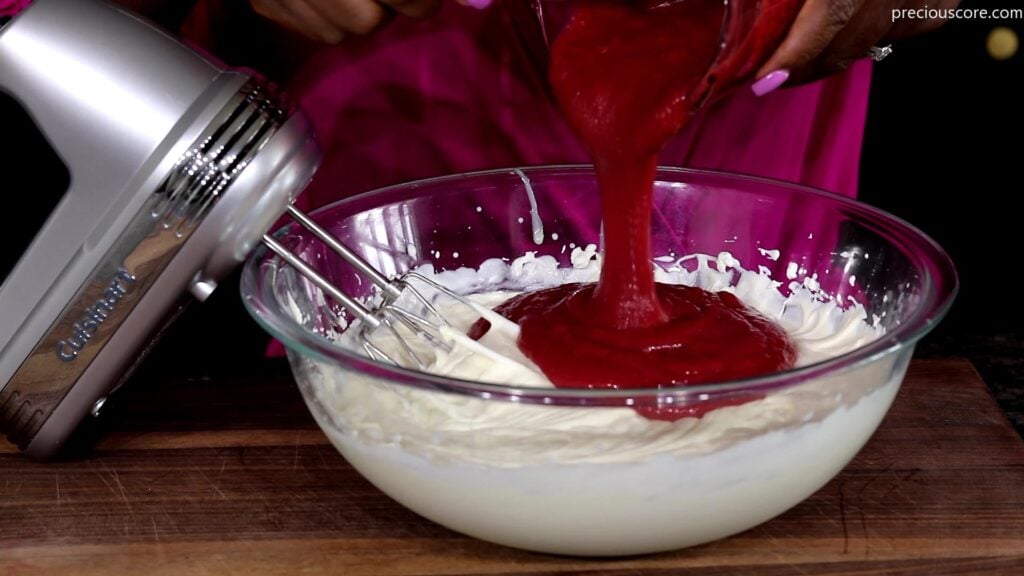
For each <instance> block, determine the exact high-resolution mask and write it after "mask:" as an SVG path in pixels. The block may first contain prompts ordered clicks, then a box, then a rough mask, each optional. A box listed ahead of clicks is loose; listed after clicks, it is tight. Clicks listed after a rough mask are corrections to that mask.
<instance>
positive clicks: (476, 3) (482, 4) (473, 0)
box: [466, 0, 491, 10]
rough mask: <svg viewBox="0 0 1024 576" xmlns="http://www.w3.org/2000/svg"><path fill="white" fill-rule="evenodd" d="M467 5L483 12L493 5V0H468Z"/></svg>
mask: <svg viewBox="0 0 1024 576" xmlns="http://www.w3.org/2000/svg"><path fill="white" fill-rule="evenodd" d="M466 4H468V5H470V6H472V7H473V8H476V9H477V10H483V9H484V8H487V7H488V6H490V5H491V0H466Z"/></svg>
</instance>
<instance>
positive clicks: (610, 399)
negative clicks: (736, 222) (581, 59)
mask: <svg viewBox="0 0 1024 576" xmlns="http://www.w3.org/2000/svg"><path fill="white" fill-rule="evenodd" d="M517 170H521V171H523V172H525V173H526V174H527V175H544V174H559V175H564V174H565V173H566V172H582V173H593V172H594V167H593V165H590V164H551V165H538V166H528V167H526V166H524V167H511V168H497V169H489V170H478V171H471V172H461V173H457V174H449V175H445V176H438V177H434V178H425V179H420V180H413V181H409V182H404V183H400V184H394V185H391V186H386V187H383V188H378V189H375V190H371V191H368V192H363V193H361V194H357V195H354V196H350V197H347V198H343V199H340V200H337V201H335V202H332V203H330V204H328V205H325V206H323V207H320V208H318V209H316V210H314V211H312V212H311V213H310V214H311V215H312V216H314V217H315V216H317V215H318V214H323V213H326V212H331V211H335V210H338V209H339V208H343V207H344V206H345V205H348V204H357V203H362V202H365V201H366V200H367V199H368V198H372V197H384V196H387V195H389V194H394V193H396V192H400V191H405V192H412V193H415V192H416V191H417V190H418V189H420V188H421V187H423V186H428V185H430V186H432V185H437V184H443V183H445V182H455V181H465V180H470V179H473V178H480V177H487V176H494V175H499V174H509V173H513V174H514V173H516V172H515V171H517ZM665 175H674V176H675V179H676V180H677V181H679V180H680V179H681V178H685V177H687V176H690V177H699V178H710V179H712V180H718V181H719V182H722V183H727V184H729V185H732V186H734V187H739V186H742V185H743V184H744V183H749V184H758V185H768V186H773V187H781V188H786V189H788V190H790V191H792V192H798V193H802V194H810V195H812V196H818V197H824V198H826V199H828V200H830V201H833V202H839V203H840V204H842V205H845V206H846V207H848V208H850V209H853V210H854V211H857V212H860V213H862V214H865V215H867V216H870V217H871V218H872V221H873V222H879V223H881V224H883V225H886V226H887V227H889V228H893V229H895V230H898V231H900V232H902V233H904V234H905V235H906V236H907V237H908V238H909V239H911V240H912V241H914V242H915V243H916V245H917V246H916V247H917V248H923V249H924V250H926V251H928V252H930V256H931V257H930V258H927V257H925V258H924V261H925V262H929V261H930V263H931V264H933V265H934V267H935V269H936V270H939V271H941V272H943V276H944V277H946V279H947V280H948V290H946V292H945V293H943V294H939V293H937V290H936V288H935V279H934V278H932V276H933V274H932V270H930V269H929V268H928V267H924V272H925V278H924V279H923V284H924V293H925V294H926V295H927V296H928V297H927V298H926V299H925V301H924V302H922V304H921V306H920V307H919V309H918V310H915V311H914V312H913V313H912V314H911V316H910V317H909V318H908V319H907V320H906V321H905V322H903V323H901V324H900V325H899V326H897V327H896V328H894V329H892V330H890V331H889V332H887V333H886V334H884V335H883V336H881V337H880V338H877V339H875V340H873V341H871V342H869V343H867V344H865V345H863V346H860V347H858V348H856V349H854V350H851V351H849V352H846V353H844V354H841V355H839V356H835V357H832V358H827V359H825V360H821V361H818V362H815V363H812V364H808V365H805V366H800V367H796V368H792V369H789V370H785V371H782V372H773V373H770V374H764V375H760V376H754V377H750V378H744V379H739V380H730V381H722V382H707V383H702V384H693V385H667V386H663V387H658V388H630V389H563V388H538V387H532V386H515V385H508V384H491V383H484V382H477V381H473V380H463V379H459V378H451V377H448V376H441V375H437V374H429V373H425V372H420V371H418V370H414V369H410V368H403V367H401V366H395V365H392V364H389V363H386V362H383V361H378V360H374V359H371V358H369V357H367V356H365V355H363V354H361V353H359V352H357V351H355V350H352V349H350V348H347V347H344V346H342V345H341V344H339V343H338V342H335V341H333V340H330V339H329V338H327V337H325V336H321V335H319V334H316V333H314V332H312V331H310V330H307V329H305V328H304V327H302V326H301V325H300V324H299V323H298V322H296V321H295V320H293V319H292V318H291V316H290V315H288V314H284V313H282V310H281V305H280V302H276V298H275V302H274V303H273V305H268V303H267V302H266V301H264V300H263V299H262V298H261V297H260V296H259V294H261V293H263V292H266V291H265V290H263V289H262V288H261V287H260V284H261V283H262V282H263V274H262V273H261V269H262V267H263V265H264V263H265V261H267V259H268V256H269V257H270V260H271V261H274V260H277V261H280V258H279V257H277V256H273V255H268V249H267V248H266V246H265V245H262V244H261V245H260V246H259V247H258V248H257V249H256V250H254V251H253V252H252V253H251V254H250V255H249V258H248V259H247V261H246V262H245V265H244V267H243V270H242V277H241V283H240V291H241V295H242V301H243V303H244V305H245V308H246V310H247V311H248V312H249V314H250V315H251V316H252V317H253V318H254V319H255V320H256V322H257V324H259V325H260V326H261V327H262V328H263V329H264V330H265V331H267V332H268V333H269V334H270V335H271V336H273V337H274V338H276V339H277V340H279V341H280V342H282V343H283V344H284V345H285V347H286V348H287V349H288V350H289V351H290V352H297V353H299V354H302V355H305V356H312V357H314V358H316V359H318V360H321V361H325V362H327V363H330V364H336V365H342V367H343V368H345V369H350V370H353V371H356V372H360V373H364V374H368V375H370V376H372V377H375V378H379V379H383V380H386V381H388V382H390V383H393V384H399V385H406V386H413V387H417V388H427V389H432V390H438V391H441V392H448V393H455V394H462V395H471V396H476V397H480V398H484V399H490V398H495V399H507V400H512V401H522V402H524V403H543V404H558V405H565V404H577V405H594V404H597V405H618V406H621V405H626V406H631V405H634V403H635V402H636V401H637V400H647V401H650V399H652V398H654V399H656V400H657V401H658V402H665V401H666V400H667V401H668V402H673V401H680V402H684V403H693V402H694V401H705V400H711V399H718V398H721V397H723V396H730V395H734V394H739V393H750V392H766V391H770V390H777V389H780V388H788V387H790V386H793V385H796V384H799V383H802V382H806V381H808V380H812V379H815V378H819V377H821V376H823V375H825V374H829V373H838V372H844V371H848V370H853V369H856V368H858V367H861V366H864V365H867V364H871V363H873V362H875V361H877V360H879V359H881V358H882V357H885V356H889V355H891V354H895V353H896V352H898V351H900V350H903V349H906V348H909V347H912V346H913V345H914V344H916V343H917V341H918V340H920V339H921V338H922V337H924V336H925V335H926V334H927V333H928V332H930V331H931V330H932V329H933V328H934V327H935V326H936V325H937V324H938V323H939V322H940V321H941V320H942V319H943V317H945V315H946V314H947V313H948V312H949V309H950V307H951V306H952V303H953V301H954V300H955V298H956V295H957V293H958V292H959V288H960V282H959V277H958V275H957V271H956V268H955V266H954V264H953V262H952V259H951V258H950V257H949V255H948V253H947V252H946V251H945V250H944V249H943V248H942V247H941V246H940V245H939V244H938V243H937V242H936V241H935V240H933V239H932V238H931V237H930V236H928V235H927V234H925V233H924V232H923V231H921V230H920V229H918V228H917V227H916V226H914V225H912V224H910V223H909V222H907V221H905V220H903V219H902V218H899V217H898V216H895V215H893V214H890V213H888V212H886V211H884V210H882V209H880V208H876V207H874V206H871V205H868V204H865V203H863V202H859V201H857V200H855V199H852V198H849V197H846V196H842V195H839V194H835V193H832V192H828V191H825V190H821V189H817V188H813V187H810V186H805V185H802V184H796V183H792V182H785V181H781V180H775V179H771V178H763V177H759V176H750V175H742V174H734V173H729V172H722V171H715V170H701V169H691V168H677V167H668V166H659V167H658V169H657V173H656V178H658V179H661V178H663V177H664V176H665ZM413 195H415V194H413ZM294 226H296V225H295V224H294V223H291V224H287V225H285V226H281V227H280V228H278V229H277V230H276V231H274V232H273V234H275V235H283V234H286V233H287V232H288V231H289V230H291V229H293V227H294ZM918 252H921V251H920V250H918ZM275 269H276V268H275Z"/></svg>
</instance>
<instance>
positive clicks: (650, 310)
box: [497, 0, 796, 420]
mask: <svg viewBox="0 0 1024 576" xmlns="http://www.w3.org/2000/svg"><path fill="white" fill-rule="evenodd" d="M651 4H656V3H651ZM724 10H725V7H724V3H723V1H722V0H685V1H682V2H675V3H670V4H667V5H666V4H664V3H662V5H657V6H646V5H644V3H643V2H639V3H638V2H632V3H627V2H622V1H621V0H620V1H600V0H595V1H591V2H587V3H581V5H580V6H579V7H578V8H577V9H576V10H575V12H574V14H573V16H572V18H571V20H570V22H569V24H568V25H567V27H566V28H565V30H564V31H563V32H562V33H561V34H560V35H559V36H558V38H557V40H556V41H555V43H554V45H553V46H552V50H551V69H550V80H551V83H552V86H553V88H554V92H555V96H556V98H557V100H558V103H559V105H560V107H561V109H562V113H563V115H564V116H565V118H566V119H567V120H568V122H569V124H570V125H571V126H572V128H573V129H574V130H575V132H576V133H577V135H578V136H579V137H580V138H581V139H582V140H583V142H584V144H585V145H586V146H587V148H588V150H589V151H590V153H591V155H592V157H593V160H594V164H595V168H596V171H597V179H598V186H599V189H600V193H601V206H602V214H603V223H604V253H603V263H602V268H601V275H600V280H599V282H598V283H597V284H596V285H594V284H566V285H562V286H558V287H555V288H551V289H547V290H541V291H536V292H530V293H526V294H522V295H520V296H517V297H515V298H513V299H511V300H509V301H508V302H506V303H504V304H503V305H501V306H499V307H498V308H497V311H498V312H500V313H501V314H503V315H504V316H506V317H508V318H510V319H511V320H513V321H516V322H518V323H519V324H520V326H521V328H522V332H521V334H520V338H519V347H520V348H521V349H522V351H523V352H524V353H525V354H526V356H527V357H529V358H530V359H531V360H532V361H533V362H534V363H536V364H537V365H538V366H539V367H540V369H541V370H542V371H543V372H544V374H545V375H546V376H547V377H548V378H549V379H550V380H551V381H552V382H553V383H554V384H555V386H557V387H560V388H591V389H595V388H651V387H660V386H667V385H685V384H696V383H700V382H712V381H724V380H733V379H738V378H745V377H749V376H755V375H758V374H765V373H769V372H775V371H779V370H784V369H787V368H790V367H792V365H793V362H794V360H795V356H796V354H795V351H794V348H793V345H792V343H791V342H790V340H789V339H788V337H787V336H786V334H785V333H784V332H783V331H782V329H781V328H779V327H778V326H777V325H775V324H774V323H773V322H772V321H770V320H768V319H767V318H765V317H763V316H761V315H760V314H758V313H757V312H755V311H753V310H751V309H749V308H747V307H746V306H744V305H743V304H742V303H740V302H739V300H738V299H737V298H736V297H735V296H733V295H732V294H730V293H727V292H717V293H711V292H707V291H705V290H702V289H700V288H693V287H688V286H679V285H666V284H656V283H655V281H654V271H653V260H652V254H651V236H650V230H651V225H650V220H651V218H650V215H651V202H652V194H653V189H654V178H655V169H656V166H657V159H658V153H659V152H660V151H661V149H662V147H663V146H664V144H665V143H666V141H667V140H668V139H669V138H670V137H671V136H672V135H674V134H675V133H677V132H678V131H679V130H680V129H681V128H682V127H683V126H684V125H685V123H686V121H687V119H688V117H689V115H690V112H691V109H692V107H693V106H694V105H695V103H694V102H693V101H692V100H691V98H692V96H693V94H694V93H695V91H696V90H695V89H696V88H697V86H698V85H699V83H700V82H701V81H702V79H703V77H704V74H705V72H706V71H707V70H708V69H709V68H710V66H711V64H712V63H713V62H714V59H715V57H716V55H717V54H718V49H719V41H720V40H719V33H720V23H721V22H722V20H723V16H724ZM750 399H751V397H750V396H746V397H742V398H735V397H734V398H730V399H725V400H718V401H713V402H703V403H700V404H698V405H695V406H679V405H672V404H662V405H651V406H641V407H638V408H637V410H638V412H640V413H641V414H642V415H644V416H646V417H648V418H652V419H659V420H676V419H679V418H682V417H686V416H700V415H702V414H703V413H704V412H706V411H708V410H711V409H714V408H717V407H721V406H722V405H723V404H736V403H740V402H744V401H749V400H750Z"/></svg>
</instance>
